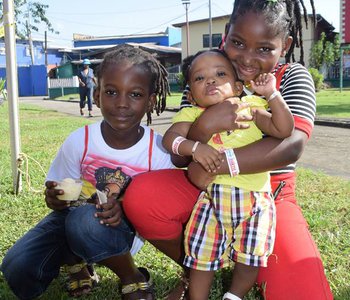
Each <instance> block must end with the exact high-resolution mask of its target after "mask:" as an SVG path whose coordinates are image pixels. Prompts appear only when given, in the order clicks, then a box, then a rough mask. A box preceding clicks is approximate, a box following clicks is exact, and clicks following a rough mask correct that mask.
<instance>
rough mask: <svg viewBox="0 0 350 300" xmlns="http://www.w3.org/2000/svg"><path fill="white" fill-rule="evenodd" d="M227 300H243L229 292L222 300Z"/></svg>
mask: <svg viewBox="0 0 350 300" xmlns="http://www.w3.org/2000/svg"><path fill="white" fill-rule="evenodd" d="M225 299H229V300H242V299H241V298H239V297H237V296H236V295H234V294H232V293H230V292H227V293H225V294H224V296H223V297H222V300H225Z"/></svg>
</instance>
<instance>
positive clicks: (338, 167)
mask: <svg viewBox="0 0 350 300" xmlns="http://www.w3.org/2000/svg"><path fill="white" fill-rule="evenodd" d="M20 101H21V102H24V103H28V104H35V105H38V106H41V107H44V108H47V109H52V110H57V111H59V112H63V113H66V114H69V115H73V116H77V117H80V118H81V116H80V114H79V104H78V103H77V102H66V101H64V102H63V101H51V100H43V99H42V97H35V98H21V99H20ZM93 115H94V117H93V118H92V119H93V120H100V119H101V113H100V111H99V109H98V108H97V107H95V106H94V108H93ZM173 115H174V112H170V111H165V112H163V113H162V114H161V115H160V116H153V124H152V125H151V127H152V128H154V129H155V130H156V131H158V132H160V133H164V132H165V130H166V129H167V128H168V127H169V126H170V124H171V118H172V116H173ZM86 118H87V117H86ZM349 148H350V129H349V128H339V127H332V126H318V125H316V126H315V129H314V131H313V135H312V137H311V139H310V141H309V143H308V144H307V146H306V149H305V151H304V154H303V156H302V157H301V159H300V160H299V162H298V165H299V166H302V167H305V168H310V169H312V170H315V171H322V172H324V173H326V174H328V175H332V176H339V177H342V178H345V179H348V180H350V149H349Z"/></svg>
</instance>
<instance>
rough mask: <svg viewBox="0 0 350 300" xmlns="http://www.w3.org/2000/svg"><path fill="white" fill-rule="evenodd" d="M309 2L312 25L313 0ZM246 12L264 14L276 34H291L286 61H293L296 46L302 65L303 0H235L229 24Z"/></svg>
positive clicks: (305, 14)
mask: <svg viewBox="0 0 350 300" xmlns="http://www.w3.org/2000/svg"><path fill="white" fill-rule="evenodd" d="M310 4H311V7H312V16H313V25H314V26H315V22H316V14H315V5H314V0H310ZM247 12H253V13H256V14H259V15H262V16H264V17H265V19H266V22H267V24H270V26H271V28H274V29H275V30H276V35H277V34H284V35H285V37H287V36H291V37H292V38H293V42H292V44H291V46H290V48H289V51H288V53H287V54H286V57H285V59H286V62H290V61H291V60H292V61H293V62H294V61H295V57H294V48H295V47H297V48H300V58H299V62H300V63H301V64H303V65H304V47H303V34H302V30H303V26H302V15H304V20H305V23H306V27H307V26H308V18H307V10H306V7H305V5H304V0H235V3H234V6H233V11H232V14H231V17H230V24H234V23H235V20H236V19H237V17H239V16H243V15H244V14H246V13H247ZM247 26H249V24H247Z"/></svg>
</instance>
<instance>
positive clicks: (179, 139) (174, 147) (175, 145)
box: [171, 136, 186, 156]
mask: <svg viewBox="0 0 350 300" xmlns="http://www.w3.org/2000/svg"><path fill="white" fill-rule="evenodd" d="M183 141H186V139H185V138H184V137H182V136H178V137H176V138H175V139H174V141H173V143H172V145H171V150H172V151H173V153H174V154H176V155H180V156H182V155H181V154H180V153H179V147H180V144H181V143H182V142H183Z"/></svg>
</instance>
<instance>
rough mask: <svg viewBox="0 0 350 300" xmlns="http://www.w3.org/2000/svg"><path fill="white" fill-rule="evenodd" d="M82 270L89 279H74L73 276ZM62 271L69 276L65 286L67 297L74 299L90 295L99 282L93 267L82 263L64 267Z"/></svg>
mask: <svg viewBox="0 0 350 300" xmlns="http://www.w3.org/2000/svg"><path fill="white" fill-rule="evenodd" d="M84 268H86V269H87V272H88V273H89V277H88V278H87V277H85V278H74V275H77V274H78V273H80V272H82V271H83V270H84ZM64 270H65V272H66V273H67V274H69V276H70V278H69V280H68V282H67V286H66V288H67V291H68V294H69V296H71V297H74V298H78V297H80V296H83V295H88V294H90V293H91V291H92V289H93V287H94V286H95V285H96V284H97V283H98V281H99V278H98V276H97V274H96V272H95V270H94V269H93V267H92V266H91V265H87V264H86V263H84V262H82V263H79V264H75V265H72V266H68V265H65V266H64ZM85 272H86V271H85Z"/></svg>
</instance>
